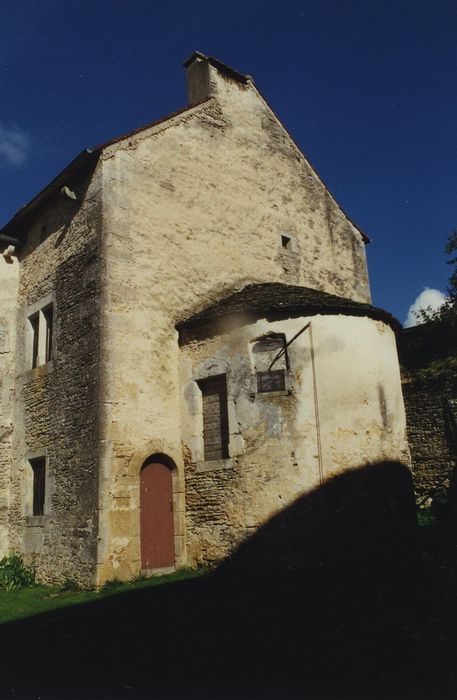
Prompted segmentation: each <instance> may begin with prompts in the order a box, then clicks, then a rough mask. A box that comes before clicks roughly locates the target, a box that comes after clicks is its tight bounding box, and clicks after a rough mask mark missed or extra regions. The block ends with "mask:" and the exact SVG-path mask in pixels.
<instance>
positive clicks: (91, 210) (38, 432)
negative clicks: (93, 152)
mask: <svg viewBox="0 0 457 700" xmlns="http://www.w3.org/2000/svg"><path fill="white" fill-rule="evenodd" d="M69 185H70V186H71V189H72V190H74V191H75V193H76V196H77V198H78V199H77V202H74V201H72V200H70V199H68V198H65V197H64V196H63V195H62V194H61V193H60V192H57V193H55V195H54V196H53V198H52V199H51V200H50V201H49V202H48V203H47V205H46V206H45V207H44V208H42V210H41V211H40V213H39V215H38V216H35V218H34V221H33V225H31V226H30V228H29V230H28V237H27V244H26V246H25V247H24V249H23V250H22V251H21V256H20V257H21V261H20V262H21V269H20V280H19V297H18V325H17V343H16V358H17V367H16V369H17V373H16V403H15V417H14V425H15V434H14V435H15V436H14V445H13V455H14V462H13V472H12V499H11V507H10V523H11V544H12V548H13V549H14V550H15V551H20V552H24V554H25V559H26V561H27V562H29V563H33V564H34V565H35V566H36V568H37V572H38V577H39V579H40V580H43V581H52V582H58V581H60V582H61V581H64V580H65V579H72V580H74V581H76V582H78V583H79V584H82V585H93V584H94V583H95V569H96V560H97V532H98V456H99V440H98V438H99V435H98V413H99V395H98V390H99V306H100V302H99V300H100V249H99V245H100V236H101V197H100V188H101V180H100V177H99V172H98V171H97V170H96V171H95V174H92V173H86V174H85V176H84V177H82V176H81V177H80V178H79V179H78V180H75V181H73V182H71V183H69ZM50 301H51V302H53V303H54V311H55V319H54V350H53V359H52V360H51V361H50V362H48V363H47V364H42V365H41V366H38V367H37V368H36V369H32V368H31V363H30V342H31V341H30V332H29V328H28V324H29V321H28V316H29V314H30V311H31V310H32V311H33V310H35V309H36V308H37V306H38V307H39V306H40V305H42V304H43V303H48V302H50ZM36 456H45V457H46V459H47V474H46V499H45V513H44V515H43V516H33V515H32V513H31V499H32V494H31V490H32V484H33V479H32V471H31V468H30V464H29V461H28V460H29V459H30V458H31V457H36Z"/></svg>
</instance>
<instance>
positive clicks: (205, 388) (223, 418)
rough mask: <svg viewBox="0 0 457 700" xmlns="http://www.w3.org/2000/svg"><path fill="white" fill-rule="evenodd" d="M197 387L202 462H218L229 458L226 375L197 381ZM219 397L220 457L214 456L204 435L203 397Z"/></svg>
mask: <svg viewBox="0 0 457 700" xmlns="http://www.w3.org/2000/svg"><path fill="white" fill-rule="evenodd" d="M197 385H198V387H199V389H200V391H201V394H202V436H203V461H204V462H218V461H221V460H227V459H229V458H230V454H229V444H230V425H229V411H228V391H227V375H226V374H218V375H213V376H209V377H205V378H204V379H199V380H198V381H197ZM215 395H218V396H219V417H220V433H219V434H220V444H221V447H220V455H217V456H216V455H215V454H214V451H213V450H214V449H215V448H214V446H213V445H212V444H211V441H210V440H209V435H208V433H205V397H209V396H215Z"/></svg>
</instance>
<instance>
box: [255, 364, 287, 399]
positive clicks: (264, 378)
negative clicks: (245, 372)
mask: <svg viewBox="0 0 457 700" xmlns="http://www.w3.org/2000/svg"><path fill="white" fill-rule="evenodd" d="M284 389H285V378H284V370H282V369H279V370H271V371H270V372H257V391H258V392H260V393H262V392H266V391H284Z"/></svg>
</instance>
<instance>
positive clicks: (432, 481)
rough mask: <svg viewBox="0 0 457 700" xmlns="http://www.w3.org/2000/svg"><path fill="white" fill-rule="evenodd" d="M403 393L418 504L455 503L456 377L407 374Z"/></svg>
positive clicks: (456, 442)
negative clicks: (409, 375)
mask: <svg viewBox="0 0 457 700" xmlns="http://www.w3.org/2000/svg"><path fill="white" fill-rule="evenodd" d="M403 397H404V402H405V410H406V421H407V432H408V441H409V446H410V450H411V461H412V470H413V480H414V488H415V492H416V500H417V505H418V507H419V508H427V507H430V506H433V504H434V502H435V505H436V504H437V502H438V501H442V500H443V498H448V499H449V501H450V503H451V504H455V502H456V484H455V479H456V473H455V472H456V464H457V438H456V423H457V420H456V419H457V378H455V377H451V378H449V377H447V378H441V377H437V378H430V377H427V378H418V377H413V378H408V379H406V378H404V380H403Z"/></svg>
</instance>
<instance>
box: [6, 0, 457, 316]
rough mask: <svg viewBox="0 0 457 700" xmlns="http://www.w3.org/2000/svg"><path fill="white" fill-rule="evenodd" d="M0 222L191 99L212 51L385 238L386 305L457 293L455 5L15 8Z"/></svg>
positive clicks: (115, 1) (373, 262)
mask: <svg viewBox="0 0 457 700" xmlns="http://www.w3.org/2000/svg"><path fill="white" fill-rule="evenodd" d="M0 18H1V19H0V224H4V223H6V221H8V220H9V218H10V217H11V216H12V215H13V213H14V212H15V211H16V210H17V209H18V208H19V207H20V206H21V205H22V204H24V203H26V202H27V201H29V200H30V199H31V198H32V197H33V195H34V194H36V192H38V191H39V190H40V189H41V188H42V187H43V186H44V185H46V183H47V182H48V181H49V180H51V179H52V178H53V177H54V176H55V175H56V174H57V172H58V171H59V170H61V169H62V168H63V167H64V166H65V165H66V164H67V163H68V162H69V161H70V160H71V159H72V158H73V157H74V156H75V155H76V154H77V153H78V152H79V151H81V150H82V149H83V148H84V147H86V146H91V145H94V144H96V143H99V142H101V141H105V140H107V139H109V138H111V137H114V136H116V135H119V134H122V133H124V132H126V131H128V130H130V129H132V128H135V127H137V126H140V125H142V124H144V123H147V122H149V121H152V120H154V119H157V118H159V117H161V116H163V115H165V114H167V113H168V112H172V111H174V110H176V109H179V108H181V107H183V106H185V104H186V95H185V75H184V70H183V68H182V66H181V64H182V61H183V60H184V59H185V58H187V56H188V55H189V54H190V53H192V51H193V50H195V49H198V50H200V51H202V52H204V53H206V54H209V55H213V56H216V57H217V58H219V59H220V60H222V61H224V62H226V63H228V64H229V65H231V66H233V67H234V68H236V69H238V70H239V71H241V72H243V73H249V74H250V75H252V76H253V77H254V79H255V82H256V84H257V86H258V87H259V89H260V90H261V91H262V93H263V94H264V95H265V97H266V98H267V100H268V101H269V103H270V104H271V106H272V107H273V108H274V109H275V111H276V113H277V114H278V115H279V117H280V118H281V120H282V121H283V123H284V125H285V126H286V127H287V128H288V130H289V131H290V132H291V133H292V135H293V136H294V138H295V139H296V141H297V142H298V144H299V145H300V147H301V148H302V150H303V152H304V153H305V155H307V157H308V158H309V160H310V161H311V163H312V164H313V165H314V167H315V168H316V169H317V171H318V172H319V174H320V175H321V177H322V178H323V180H324V182H325V183H326V184H327V186H328V187H329V189H330V191H331V192H332V193H333V195H334V196H335V197H336V199H337V200H338V201H339V203H340V204H341V205H342V207H343V208H344V209H345V210H346V211H347V213H348V214H349V215H350V216H351V218H352V219H353V220H354V221H355V222H356V223H358V224H359V225H360V226H361V228H363V230H364V231H365V232H366V233H367V234H368V235H369V236H370V237H371V238H372V240H373V243H372V244H371V245H369V247H368V257H369V270H370V278H371V286H372V293H373V302H374V303H375V304H377V305H379V306H383V307H385V308H386V309H388V310H390V311H392V312H393V313H394V314H395V315H397V316H398V317H399V318H400V320H404V318H405V316H406V312H407V310H408V307H409V305H410V304H411V303H412V302H413V301H414V299H415V298H416V297H417V296H418V294H419V293H420V292H421V291H422V289H423V288H424V287H425V286H428V287H433V288H437V289H440V290H442V291H444V290H445V288H446V283H447V279H448V276H449V272H450V268H449V267H448V266H446V264H445V255H444V245H445V242H446V238H447V236H448V235H449V233H450V232H451V231H452V230H453V228H455V227H457V197H456V184H457V183H456V178H457V175H456V173H457V168H456V163H457V159H456V155H457V154H456V150H457V129H456V120H457V95H456V85H457V3H456V2H455V0H433V1H432V0H411V1H409V0H397V1H396V2H394V1H393V0H300V1H299V0H262V1H260V0H244V1H242V0H231V1H230V2H227V1H226V0H222V1H220V0H211V2H208V0H199V2H198V3H193V2H189V1H188V0H187V1H185V2H184V1H182V0H169V2H166V1H164V0H161V2H158V1H156V0H153V1H151V2H146V1H145V0H128V1H127V0H60V1H57V0H36V1H32V0H22V1H21V2H18V1H17V0H0Z"/></svg>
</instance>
